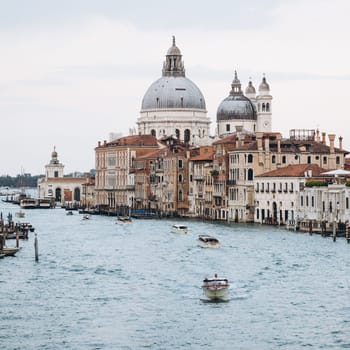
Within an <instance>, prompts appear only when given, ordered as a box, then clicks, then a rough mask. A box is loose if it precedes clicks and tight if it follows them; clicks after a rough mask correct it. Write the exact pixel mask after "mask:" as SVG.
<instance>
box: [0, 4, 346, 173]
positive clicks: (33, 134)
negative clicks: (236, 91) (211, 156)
mask: <svg viewBox="0 0 350 350" xmlns="http://www.w3.org/2000/svg"><path fill="white" fill-rule="evenodd" d="M349 13H350V1H348V0H332V1H330V0H291V1H289V0H285V1H283V0H280V1H277V0H264V1H261V0H250V1H245V0H236V1H235V0H227V1H226V0H221V1H220V0H217V1H188V0H187V1H184V0H177V1H172V2H167V1H160V0H148V1H141V0H140V1H135V0H128V1H118V0H57V1H56V0H30V1H28V0H11V1H7V0H0V114H1V134H0V146H1V165H0V166H1V171H0V175H2V174H9V175H16V174H19V173H20V172H21V169H24V171H25V172H27V173H31V174H33V175H37V174H43V173H44V166H45V164H47V163H48V162H49V160H50V157H51V152H52V150H53V147H54V146H56V150H57V152H58V156H59V160H60V161H61V162H62V163H63V164H64V165H65V173H69V172H72V171H89V170H90V169H92V168H94V166H95V164H94V148H95V147H96V146H97V143H98V141H103V140H108V139H109V133H111V132H115V133H118V132H119V133H122V134H124V135H127V134H128V132H129V128H131V127H135V126H136V119H137V117H138V116H139V112H140V107H141V102H142V98H143V95H144V93H145V92H146V90H147V88H148V87H149V86H150V85H151V84H152V83H153V82H154V81H155V80H156V79H158V78H159V77H160V76H161V69H162V64H163V61H164V59H165V54H166V52H167V50H168V48H169V47H170V46H171V43H172V35H175V36H176V44H177V46H178V47H179V48H180V50H181V52H182V55H183V59H184V62H185V69H186V76H187V77H188V78H190V79H191V80H192V81H193V82H195V83H196V85H197V86H198V87H199V88H200V89H201V91H202V93H203V94H204V97H205V99H206V104H207V110H208V116H209V117H210V118H211V120H212V130H213V132H214V129H215V120H216V110H217V107H218V105H219V104H220V102H221V101H222V100H223V99H224V98H225V97H226V96H227V95H228V93H229V91H230V84H231V82H232V80H233V75H234V70H237V72H238V76H239V78H240V80H241V82H242V85H243V87H244V88H245V87H246V85H247V82H248V79H249V77H251V78H252V80H253V83H254V85H255V87H256V88H257V87H258V85H259V83H260V81H261V78H262V75H263V73H265V75H266V78H267V80H268V82H269V84H270V88H271V94H272V95H273V104H272V112H273V114H272V124H273V125H272V128H273V131H280V132H282V134H283V136H284V137H288V136H289V130H290V129H293V128H298V129H302V128H305V129H316V128H319V130H320V131H325V132H327V133H335V134H336V135H337V137H338V136H343V137H344V147H345V148H346V149H348V150H350V127H349V126H350V123H349V122H348V118H349V117H348V115H349V111H348V109H349V105H350V64H349V62H350V54H349V52H350V48H349V38H348V35H349V33H350V21H349V20H348V15H349Z"/></svg>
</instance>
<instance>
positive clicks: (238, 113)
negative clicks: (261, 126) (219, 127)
mask: <svg viewBox="0 0 350 350" xmlns="http://www.w3.org/2000/svg"><path fill="white" fill-rule="evenodd" d="M216 119H217V121H221V120H233V119H237V120H242V119H246V120H256V119H257V118H256V111H255V107H254V105H253V103H252V102H251V101H250V100H249V98H247V97H245V96H243V95H238V96H237V95H230V96H228V97H226V98H225V99H224V100H223V101H222V102H221V103H220V105H219V107H218V110H217V113H216Z"/></svg>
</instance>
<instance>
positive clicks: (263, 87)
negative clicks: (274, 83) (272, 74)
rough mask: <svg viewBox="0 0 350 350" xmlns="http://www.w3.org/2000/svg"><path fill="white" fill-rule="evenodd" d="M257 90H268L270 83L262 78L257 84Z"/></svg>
mask: <svg viewBox="0 0 350 350" xmlns="http://www.w3.org/2000/svg"><path fill="white" fill-rule="evenodd" d="M259 91H270V85H269V84H268V83H267V82H266V78H265V77H263V78H262V82H261V83H260V85H259Z"/></svg>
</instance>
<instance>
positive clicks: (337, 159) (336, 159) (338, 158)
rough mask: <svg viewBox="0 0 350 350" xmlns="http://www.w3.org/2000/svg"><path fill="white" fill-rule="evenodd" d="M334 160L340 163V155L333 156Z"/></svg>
mask: <svg viewBox="0 0 350 350" xmlns="http://www.w3.org/2000/svg"><path fill="white" fill-rule="evenodd" d="M335 162H336V163H337V164H340V157H339V156H337V157H336V158H335Z"/></svg>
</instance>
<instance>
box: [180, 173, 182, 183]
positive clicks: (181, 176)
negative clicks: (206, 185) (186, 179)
mask: <svg viewBox="0 0 350 350" xmlns="http://www.w3.org/2000/svg"><path fill="white" fill-rule="evenodd" d="M179 182H182V174H179Z"/></svg>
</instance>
